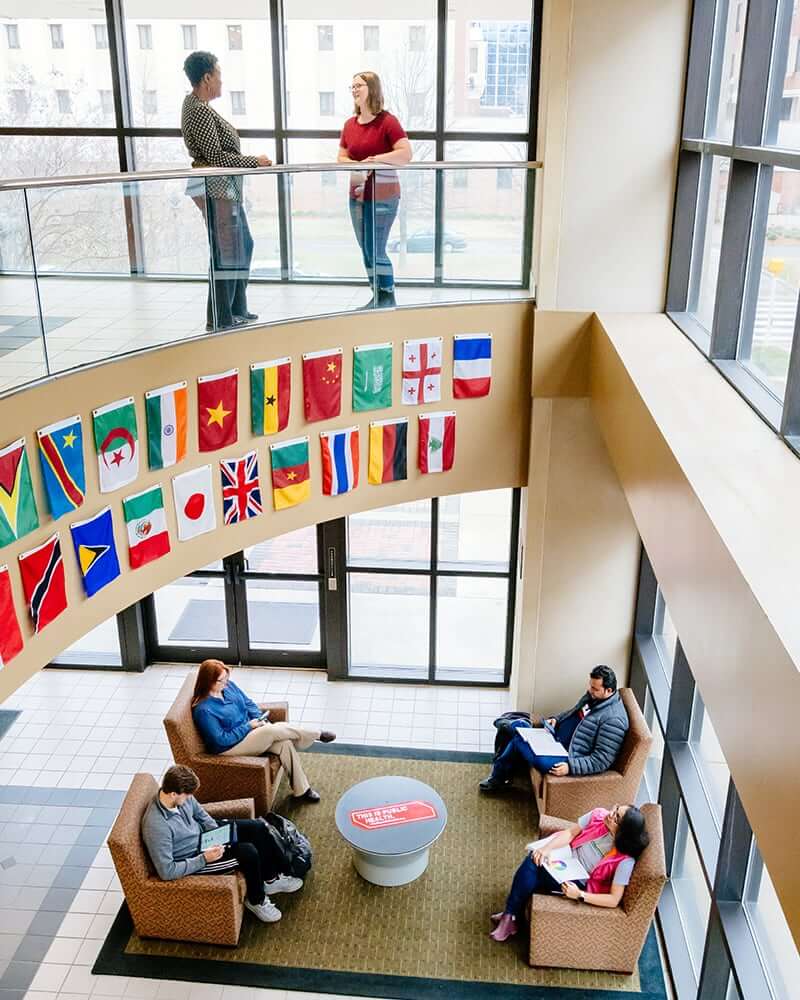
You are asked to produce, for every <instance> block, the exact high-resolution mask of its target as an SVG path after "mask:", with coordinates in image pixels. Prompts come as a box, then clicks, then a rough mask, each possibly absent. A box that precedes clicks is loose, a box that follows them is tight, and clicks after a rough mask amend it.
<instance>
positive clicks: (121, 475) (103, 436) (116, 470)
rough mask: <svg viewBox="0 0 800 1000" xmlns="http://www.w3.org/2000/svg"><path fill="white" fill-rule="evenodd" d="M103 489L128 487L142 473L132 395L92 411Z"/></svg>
mask: <svg viewBox="0 0 800 1000" xmlns="http://www.w3.org/2000/svg"><path fill="white" fill-rule="evenodd" d="M92 416H93V417H94V445H95V450H96V451H97V466H98V469H99V472H100V492H101V493H110V492H111V490H116V489H117V488H118V487H120V486H127V485H128V483H132V482H133V481H134V479H136V477H137V476H138V475H139V435H138V432H137V430H136V409H135V407H134V405H133V397H132V396H128V397H127V398H126V399H118V400H117V401H116V402H115V403H108V404H106V406H100V407H98V409H96V410H93V411H92Z"/></svg>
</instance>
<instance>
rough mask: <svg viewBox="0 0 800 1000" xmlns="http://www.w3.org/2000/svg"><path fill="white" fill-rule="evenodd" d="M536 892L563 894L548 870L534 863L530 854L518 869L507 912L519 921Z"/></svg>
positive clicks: (508, 900) (509, 896)
mask: <svg viewBox="0 0 800 1000" xmlns="http://www.w3.org/2000/svg"><path fill="white" fill-rule="evenodd" d="M534 892H558V893H560V892H561V886H560V885H559V884H558V882H556V880H555V879H554V878H553V876H552V875H551V874H550V872H548V871H547V869H546V868H542V867H541V866H540V865H537V864H535V863H534V861H533V858H531V856H530V854H528V855H527V856H526V857H525V860H524V861H523V862H522V864H521V865H520V866H519V868H517V870H516V872H515V874H514V880H513V881H512V883H511V892H509V894H508V899H507V900H506V906H505V912H506V913H511V914H512V915H513V916H515V917H516V918H517V919H519V918H520V917H521V916H523V915H524V913H525V907H526V906H527V904H528V900H529V899H530V898H531V896H532V895H533V893H534Z"/></svg>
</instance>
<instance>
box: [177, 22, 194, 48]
mask: <svg viewBox="0 0 800 1000" xmlns="http://www.w3.org/2000/svg"><path fill="white" fill-rule="evenodd" d="M181 34H182V35H183V48H184V50H185V51H186V52H193V51H194V50H195V49H196V48H197V25H196V24H182V25H181Z"/></svg>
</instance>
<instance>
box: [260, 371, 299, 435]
mask: <svg viewBox="0 0 800 1000" xmlns="http://www.w3.org/2000/svg"><path fill="white" fill-rule="evenodd" d="M291 389H292V366H291V360H290V359H289V358H276V359H275V360H274V361H263V362H259V363H258V364H254V365H250V419H251V424H252V428H253V434H256V435H258V436H259V437H260V436H261V435H262V434H277V433H278V432H279V431H283V430H286V425H287V424H288V423H289V401H290V399H291Z"/></svg>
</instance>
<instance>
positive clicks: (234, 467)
mask: <svg viewBox="0 0 800 1000" xmlns="http://www.w3.org/2000/svg"><path fill="white" fill-rule="evenodd" d="M219 468H220V472H221V474H222V513H223V520H224V522H225V524H238V523H239V521H247V520H248V519H249V518H251V517H255V516H256V515H257V514H260V513H261V512H262V510H263V509H264V508H263V507H262V504H261V483H260V482H259V479H258V452H256V451H249V452H248V453H247V454H246V455H245V456H244V458H225V459H222V461H221V462H220V463H219Z"/></svg>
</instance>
